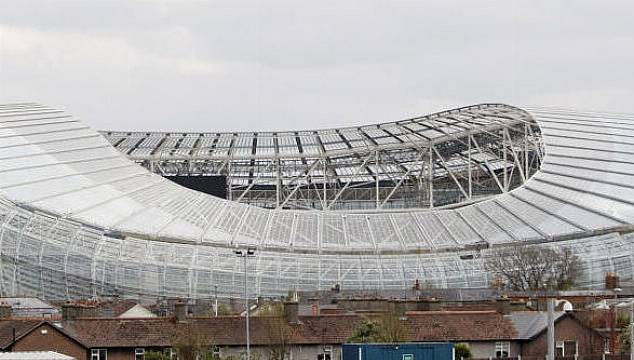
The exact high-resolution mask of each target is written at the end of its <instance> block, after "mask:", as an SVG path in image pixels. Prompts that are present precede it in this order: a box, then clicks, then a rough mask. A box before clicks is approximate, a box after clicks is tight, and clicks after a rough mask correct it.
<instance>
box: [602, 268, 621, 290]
mask: <svg viewBox="0 0 634 360" xmlns="http://www.w3.org/2000/svg"><path fill="white" fill-rule="evenodd" d="M618 287H619V276H618V275H616V273H615V272H612V271H610V272H608V273H607V274H605V288H606V290H614V289H616V288H618Z"/></svg>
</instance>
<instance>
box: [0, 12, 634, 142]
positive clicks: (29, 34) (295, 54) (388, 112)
mask: <svg viewBox="0 0 634 360" xmlns="http://www.w3.org/2000/svg"><path fill="white" fill-rule="evenodd" d="M633 67H634V2H632V1H631V0H628V1H625V0H624V1H599V0H594V1H586V0H570V1H558V0H548V1H536V0H526V1H511V0H505V1H476V0H464V1H447V0H438V1H433V0H432V1H430V0H425V1H423V0H417V1H387V0H386V1H369V0H358V1H356V0H338V1H326V0H322V1H297V0H284V1H275V0H266V1H264V0H262V1H236V0H230V1H206V2H202V1H143V2H134V1H129V0H110V1H85V0H81V1H80V0H78V1H50V2H46V1H25V0H14V1H6V2H3V5H2V9H1V10H0V103H9V102H21V101H35V102H39V103H44V104H47V105H51V106H54V107H61V108H64V109H66V110H68V111H69V112H71V113H73V114H75V115H78V116H79V117H80V118H82V119H83V120H84V121H86V122H87V123H89V124H90V125H91V126H93V127H94V128H97V129H117V130H181V131H184V130H189V131H220V130H225V131H226V130H280V129H301V128H323V127H332V126H343V125H360V124H366V123H376V122H382V121H391V120H399V119H402V118H407V117H412V116H416V115H423V114H426V113H429V112H432V111H437V110H442V109H446V108H451V107H457V106H463V105H469V104H472V103H478V102H505V103H510V104H517V105H541V106H549V105H554V106H562V107H576V108H581V109H603V110H611V111H616V112H632V113H634V71H633Z"/></svg>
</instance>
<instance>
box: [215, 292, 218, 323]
mask: <svg viewBox="0 0 634 360" xmlns="http://www.w3.org/2000/svg"><path fill="white" fill-rule="evenodd" d="M214 298H215V299H214V315H215V316H216V317H218V285H214Z"/></svg>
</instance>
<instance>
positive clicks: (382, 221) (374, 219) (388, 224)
mask: <svg viewBox="0 0 634 360" xmlns="http://www.w3.org/2000/svg"><path fill="white" fill-rule="evenodd" d="M368 223H369V224H370V230H371V231H372V235H373V238H374V241H375V243H376V247H377V248H378V249H385V250H401V249H403V243H402V240H401V239H400V237H399V232H398V231H396V229H395V228H394V225H393V224H392V221H390V217H389V215H388V214H379V215H369V216H368Z"/></svg>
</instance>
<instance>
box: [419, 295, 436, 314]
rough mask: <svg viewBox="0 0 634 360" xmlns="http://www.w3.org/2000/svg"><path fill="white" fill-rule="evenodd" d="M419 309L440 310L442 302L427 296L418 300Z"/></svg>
mask: <svg viewBox="0 0 634 360" xmlns="http://www.w3.org/2000/svg"><path fill="white" fill-rule="evenodd" d="M419 309H420V310H421V311H440V310H442V303H441V302H440V301H439V300H438V299H435V298H428V299H423V300H420V302H419Z"/></svg>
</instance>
